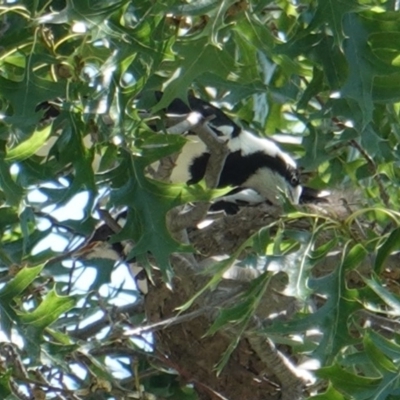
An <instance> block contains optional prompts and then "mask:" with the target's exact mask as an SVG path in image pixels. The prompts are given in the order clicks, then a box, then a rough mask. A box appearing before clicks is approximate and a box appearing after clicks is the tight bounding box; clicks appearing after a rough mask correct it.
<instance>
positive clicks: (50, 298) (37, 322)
mask: <svg viewBox="0 0 400 400" xmlns="http://www.w3.org/2000/svg"><path fill="white" fill-rule="evenodd" d="M76 302H77V298H76V297H74V296H59V295H58V294H57V293H56V291H55V289H54V288H53V289H52V290H51V292H49V293H48V294H47V296H46V297H45V298H44V299H43V301H42V302H41V303H40V304H39V306H38V307H37V308H35V309H34V310H32V311H30V312H29V313H20V318H21V321H22V322H24V323H26V324H29V325H32V326H33V327H34V328H36V329H38V330H43V329H45V328H46V327H48V326H49V325H51V324H53V323H54V322H55V321H57V319H58V318H59V317H60V315H62V314H64V313H65V312H67V311H68V310H70V309H71V308H72V307H74V306H75V304H76Z"/></svg>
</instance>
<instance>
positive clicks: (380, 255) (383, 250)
mask: <svg viewBox="0 0 400 400" xmlns="http://www.w3.org/2000/svg"><path fill="white" fill-rule="evenodd" d="M399 248H400V228H396V229H394V230H393V231H392V232H390V234H389V236H388V237H386V239H385V241H384V242H383V243H382V245H381V246H380V247H379V249H378V251H377V254H376V258H375V265H374V271H375V272H376V273H377V274H380V273H381V272H382V268H383V266H384V263H385V260H386V259H387V258H388V257H389V256H390V255H391V254H392V253H393V252H394V251H396V250H398V249H399Z"/></svg>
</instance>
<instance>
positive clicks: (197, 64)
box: [153, 39, 234, 112]
mask: <svg viewBox="0 0 400 400" xmlns="http://www.w3.org/2000/svg"><path fill="white" fill-rule="evenodd" d="M199 49H200V51H199ZM174 50H175V51H176V53H177V54H178V59H179V62H177V65H178V66H177V68H176V69H175V71H174V72H173V75H172V78H171V79H170V80H169V81H168V83H167V85H166V87H165V89H164V95H163V97H162V98H161V100H160V102H159V103H158V104H157V105H156V106H155V107H154V108H153V112H155V111H158V110H161V109H162V108H164V107H166V106H167V105H168V104H169V103H170V102H171V101H172V100H173V99H175V98H181V99H183V100H186V99H187V89H188V87H189V86H190V85H191V84H192V82H193V81H194V80H195V79H196V78H197V77H198V76H200V75H201V74H203V73H205V72H213V73H215V74H216V75H219V76H224V77H227V76H228V75H229V73H230V71H231V68H232V65H234V60H233V59H232V57H231V56H230V55H229V54H228V53H227V52H223V51H222V50H220V49H218V48H217V47H215V46H212V45H209V44H207V41H206V40H205V39H201V40H197V41H193V42H187V43H177V44H176V45H175V47H174Z"/></svg>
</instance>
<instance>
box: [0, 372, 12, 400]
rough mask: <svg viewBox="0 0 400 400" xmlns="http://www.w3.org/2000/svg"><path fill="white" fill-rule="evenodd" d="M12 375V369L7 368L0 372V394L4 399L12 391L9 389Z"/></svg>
mask: <svg viewBox="0 0 400 400" xmlns="http://www.w3.org/2000/svg"><path fill="white" fill-rule="evenodd" d="M11 377H12V370H11V369H10V370H8V371H6V372H3V371H2V373H1V374H0V396H1V397H2V398H3V399H5V398H6V397H7V396H9V395H10V394H11V393H12V392H11V389H10V379H11Z"/></svg>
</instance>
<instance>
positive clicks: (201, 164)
mask: <svg viewBox="0 0 400 400" xmlns="http://www.w3.org/2000/svg"><path fill="white" fill-rule="evenodd" d="M161 96H162V94H161V93H157V98H158V99H160V98H161ZM190 113H199V114H200V115H201V116H202V117H203V118H204V119H206V120H208V119H210V120H209V121H208V125H209V127H210V128H211V129H212V130H213V132H215V134H216V135H217V136H219V137H222V138H223V139H225V140H226V146H227V147H228V149H229V153H228V156H227V158H226V160H225V163H224V166H223V168H222V171H221V174H220V177H219V183H218V187H220V188H223V187H227V186H232V187H234V188H235V189H234V190H233V191H232V192H230V193H228V195H226V196H224V197H222V198H219V199H217V202H216V203H215V204H214V206H213V208H214V209H225V210H226V211H227V212H228V213H232V212H235V211H236V210H237V207H238V206H240V205H249V204H259V203H262V202H265V201H267V202H268V203H270V204H272V205H279V204H282V203H283V197H286V198H287V199H288V200H289V201H290V202H291V203H292V204H299V203H302V202H307V203H309V202H319V201H324V200H323V196H324V195H322V194H321V193H320V192H319V191H317V190H314V189H311V188H307V187H303V186H302V185H301V184H300V173H299V170H298V168H297V165H296V162H295V161H294V159H293V158H292V157H291V156H290V155H289V154H287V153H285V152H284V151H283V150H281V149H280V148H279V146H278V145H277V144H276V143H275V142H273V141H272V140H270V139H267V138H260V137H258V136H256V135H255V134H254V133H252V132H250V131H248V130H245V129H243V128H242V127H240V126H239V125H238V124H237V123H236V122H234V121H233V120H232V119H230V118H229V117H228V116H227V115H226V114H224V113H223V112H222V111H221V110H220V109H219V108H217V107H215V106H213V105H211V104H210V103H208V102H206V101H203V100H201V99H198V98H196V97H194V96H188V104H186V103H185V102H184V101H182V100H180V99H175V100H173V101H172V102H171V103H170V104H169V106H168V107H167V109H166V114H167V116H173V117H176V116H184V115H188V114H190ZM186 138H187V143H186V144H185V145H184V147H183V149H182V151H181V153H180V155H179V156H178V158H177V160H176V167H175V168H174V170H173V171H172V174H171V181H172V182H186V183H187V184H193V183H197V182H199V181H200V180H201V179H202V178H204V175H205V172H206V167H207V162H208V160H209V157H210V153H209V151H208V149H207V147H206V145H205V144H204V143H203V142H202V141H201V140H200V138H199V137H197V136H196V135H195V134H194V133H193V132H188V133H187V134H186Z"/></svg>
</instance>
